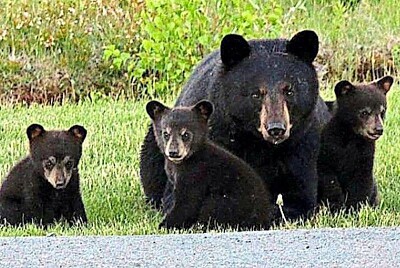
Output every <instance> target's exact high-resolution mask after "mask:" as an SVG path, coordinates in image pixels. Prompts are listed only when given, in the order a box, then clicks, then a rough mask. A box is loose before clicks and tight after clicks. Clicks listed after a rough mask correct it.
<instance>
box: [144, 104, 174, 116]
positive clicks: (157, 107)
mask: <svg viewBox="0 0 400 268" xmlns="http://www.w3.org/2000/svg"><path fill="white" fill-rule="evenodd" d="M166 110H169V108H168V107H166V106H165V105H164V104H162V103H161V102H158V101H150V102H148V103H147V105H146V112H147V114H148V115H149V116H150V118H151V119H152V120H156V119H157V118H158V117H159V116H160V115H161V114H163V113H164V112H165V111H166Z"/></svg>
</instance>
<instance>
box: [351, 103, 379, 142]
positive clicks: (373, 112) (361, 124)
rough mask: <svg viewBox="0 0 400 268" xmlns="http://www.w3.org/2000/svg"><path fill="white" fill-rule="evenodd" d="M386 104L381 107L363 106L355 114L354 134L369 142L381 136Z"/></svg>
mask: <svg viewBox="0 0 400 268" xmlns="http://www.w3.org/2000/svg"><path fill="white" fill-rule="evenodd" d="M385 112H386V103H383V102H382V103H381V105H376V106H373V107H371V106H368V105H365V106H364V107H363V108H361V109H359V110H358V112H357V119H356V124H355V126H354V128H353V130H354V132H355V133H357V134H359V135H361V136H363V137H365V138H366V139H370V140H377V139H379V137H380V136H381V135H382V134H383V120H384V118H385Z"/></svg>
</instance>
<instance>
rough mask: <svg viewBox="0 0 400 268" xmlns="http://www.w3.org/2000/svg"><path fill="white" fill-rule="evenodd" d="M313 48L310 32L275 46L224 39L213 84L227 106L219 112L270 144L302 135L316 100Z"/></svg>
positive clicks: (231, 37) (315, 43) (314, 38)
mask: <svg viewBox="0 0 400 268" xmlns="http://www.w3.org/2000/svg"><path fill="white" fill-rule="evenodd" d="M318 45H319V44H318V36H317V35H316V34H315V32H313V31H302V32H299V33H297V34H296V35H295V36H294V37H293V38H292V39H290V40H275V41H273V40H268V41H265V40H254V41H249V42H247V41H246V40H245V39H244V38H243V37H242V36H240V35H235V34H230V35H226V36H225V37H224V38H223V40H222V42H221V47H220V56H221V73H220V74H219V80H218V83H220V85H219V86H220V87H221V88H223V90H222V91H221V93H220V94H221V95H222V98H223V99H224V105H222V106H226V107H222V108H221V109H223V110H225V111H228V112H226V114H227V115H229V116H230V117H231V119H232V120H233V122H235V123H237V124H236V125H238V126H243V127H244V131H247V132H250V133H253V134H254V135H256V136H260V137H261V138H263V139H265V140H266V141H268V142H271V143H273V144H279V143H281V142H283V141H285V140H287V139H288V138H289V136H290V135H291V133H293V132H295V131H296V130H297V129H299V130H300V129H304V126H303V125H304V123H305V122H307V119H308V117H309V116H311V114H312V113H313V111H314V108H315V105H316V102H317V100H318V80H317V74H316V72H315V69H314V67H313V65H312V62H313V60H314V58H315V57H316V55H317V53H318ZM224 94H225V95H224ZM216 105H217V104H216ZM218 105H219V104H218Z"/></svg>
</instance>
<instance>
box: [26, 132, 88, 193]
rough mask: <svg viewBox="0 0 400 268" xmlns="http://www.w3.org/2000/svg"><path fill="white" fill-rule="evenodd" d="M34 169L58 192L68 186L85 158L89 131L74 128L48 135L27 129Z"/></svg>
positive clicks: (48, 133)
mask: <svg viewBox="0 0 400 268" xmlns="http://www.w3.org/2000/svg"><path fill="white" fill-rule="evenodd" d="M27 135H28V138H29V142H30V153H31V157H32V160H33V162H34V164H35V168H36V169H37V171H38V173H39V174H41V175H42V176H43V178H44V179H45V180H46V181H47V182H49V183H50V184H51V185H52V186H53V187H54V188H55V189H64V188H66V187H67V186H68V183H69V182H70V180H71V178H72V175H73V173H74V172H77V171H78V163H79V160H80V158H81V155H82V143H83V141H84V139H85V137H86V130H85V128H83V127H82V126H78V125H75V126H73V127H71V128H70V129H69V130H68V131H46V130H44V128H43V127H42V126H41V125H37V124H33V125H31V126H30V127H28V129H27Z"/></svg>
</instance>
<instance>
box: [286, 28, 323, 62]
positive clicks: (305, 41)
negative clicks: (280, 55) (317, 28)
mask: <svg viewBox="0 0 400 268" xmlns="http://www.w3.org/2000/svg"><path fill="white" fill-rule="evenodd" d="M318 49H319V41H318V35H317V34H316V33H315V32H314V31H310V30H305V31H301V32H298V33H297V34H296V35H295V36H293V37H292V39H290V41H289V42H288V43H287V45H286V50H287V52H288V53H290V54H293V55H295V56H297V57H298V58H299V59H301V60H303V61H305V62H307V63H312V62H313V60H314V59H315V57H316V56H317V54H318Z"/></svg>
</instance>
